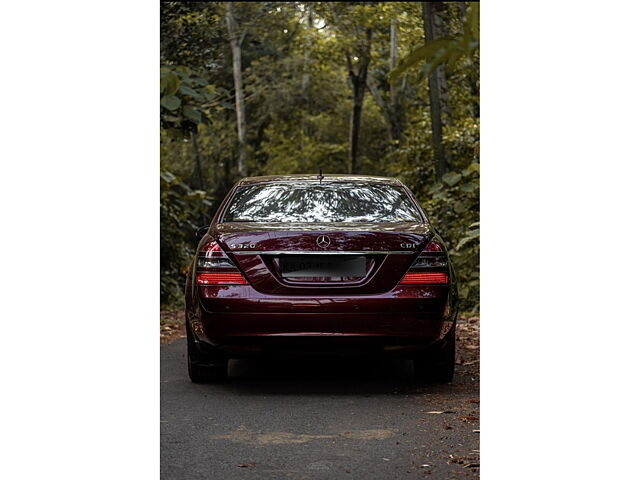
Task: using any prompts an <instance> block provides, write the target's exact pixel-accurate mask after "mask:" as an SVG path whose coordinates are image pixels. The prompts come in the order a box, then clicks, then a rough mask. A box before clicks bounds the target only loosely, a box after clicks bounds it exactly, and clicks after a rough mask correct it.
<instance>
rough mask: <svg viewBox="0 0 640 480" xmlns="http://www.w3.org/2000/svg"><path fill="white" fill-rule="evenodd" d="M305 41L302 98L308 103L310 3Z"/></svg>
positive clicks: (311, 18)
mask: <svg viewBox="0 0 640 480" xmlns="http://www.w3.org/2000/svg"><path fill="white" fill-rule="evenodd" d="M307 8H308V11H307V27H308V28H307V41H306V46H305V49H304V74H303V75H302V91H303V92H304V98H305V100H306V101H307V103H309V82H310V80H311V74H310V73H309V69H310V65H309V63H310V57H311V47H312V45H313V42H312V38H311V32H312V31H313V10H312V9H313V7H312V6H311V5H309V6H307Z"/></svg>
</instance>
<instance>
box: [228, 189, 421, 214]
mask: <svg viewBox="0 0 640 480" xmlns="http://www.w3.org/2000/svg"><path fill="white" fill-rule="evenodd" d="M222 221H223V222H285V223H286V222H303V223H304V222H308V223H330V222H420V221H422V217H421V216H420V212H419V211H418V209H417V208H416V206H415V204H414V203H413V202H412V201H411V199H410V198H409V196H408V195H407V192H406V191H405V189H404V188H402V187H399V186H395V185H387V184H369V183H360V182H336V183H323V184H319V183H314V184H311V183H298V184H293V183H267V184H256V185H248V186H244V187H240V188H239V189H238V190H237V191H236V194H235V195H234V196H233V198H232V199H231V201H230V202H229V205H228V207H227V209H226V211H225V213H224V216H223V218H222Z"/></svg>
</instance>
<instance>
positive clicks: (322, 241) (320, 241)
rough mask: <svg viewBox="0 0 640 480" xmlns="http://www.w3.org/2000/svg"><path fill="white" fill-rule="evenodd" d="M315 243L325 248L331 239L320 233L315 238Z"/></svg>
mask: <svg viewBox="0 0 640 480" xmlns="http://www.w3.org/2000/svg"><path fill="white" fill-rule="evenodd" d="M316 243H317V244H318V246H319V247H320V248H327V247H328V246H329V245H331V240H329V237H327V236H326V235H320V236H319V237H318V238H317V239H316Z"/></svg>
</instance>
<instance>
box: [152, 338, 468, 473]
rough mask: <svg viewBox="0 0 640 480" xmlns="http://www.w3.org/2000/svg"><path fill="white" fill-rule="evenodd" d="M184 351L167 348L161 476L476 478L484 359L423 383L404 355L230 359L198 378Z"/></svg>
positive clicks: (180, 345)
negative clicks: (213, 374) (226, 372)
mask: <svg viewBox="0 0 640 480" xmlns="http://www.w3.org/2000/svg"><path fill="white" fill-rule="evenodd" d="M185 355H186V341H185V339H184V338H181V339H178V340H176V341H174V342H173V343H171V344H169V345H165V346H162V347H161V390H160V392H161V437H160V438H161V478H162V479H163V480H169V479H180V480H191V479H271V478H273V479H283V478H292V479H348V478H362V479H385V480H389V479H393V478H437V479H451V478H469V477H471V478H476V477H478V476H479V448H480V447H479V437H480V435H479V434H478V433H477V430H478V429H479V428H480V427H479V423H478V416H479V415H478V414H479V408H480V406H479V403H478V402H479V378H478V366H477V364H475V365H469V366H464V365H459V366H458V367H457V370H456V374H457V375H456V378H455V379H454V381H453V383H451V384H449V385H437V386H417V385H416V384H414V383H413V380H412V370H413V367H412V365H411V362H407V361H403V360H390V359H388V360H380V361H373V362H372V361H361V360H360V361H359V360H353V359H330V360H326V359H324V360H314V359H289V360H269V361H265V360H232V362H231V364H230V377H231V378H230V379H229V381H228V382H227V383H225V384H221V385H196V384H192V383H191V382H190V381H189V378H188V376H187V367H186V359H185ZM474 363H475V362H474ZM430 412H442V413H430ZM474 430H476V432H474Z"/></svg>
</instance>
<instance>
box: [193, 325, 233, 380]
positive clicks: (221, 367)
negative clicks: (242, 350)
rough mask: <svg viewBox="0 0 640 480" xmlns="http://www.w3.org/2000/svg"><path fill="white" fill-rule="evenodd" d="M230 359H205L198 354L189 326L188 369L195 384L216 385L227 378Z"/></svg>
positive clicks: (216, 357)
mask: <svg viewBox="0 0 640 480" xmlns="http://www.w3.org/2000/svg"><path fill="white" fill-rule="evenodd" d="M228 364H229V359H228V358H226V357H223V356H218V355H216V356H215V357H210V356H207V357H204V356H202V355H201V354H199V352H198V348H197V347H196V345H195V340H194V338H193V335H192V334H191V332H190V331H189V327H188V326H187V367H188V369H189V378H190V379H191V381H192V382H193V383H216V382H222V381H224V380H226V378H227V368H228Z"/></svg>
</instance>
